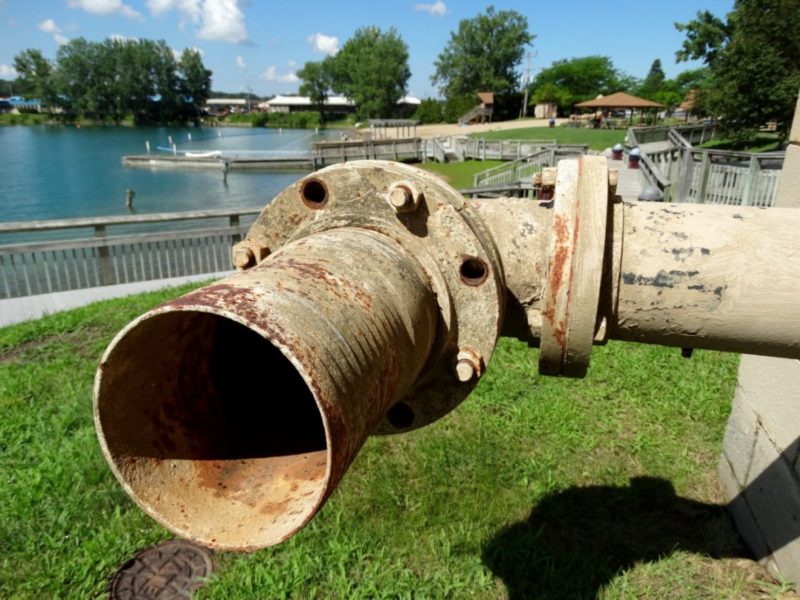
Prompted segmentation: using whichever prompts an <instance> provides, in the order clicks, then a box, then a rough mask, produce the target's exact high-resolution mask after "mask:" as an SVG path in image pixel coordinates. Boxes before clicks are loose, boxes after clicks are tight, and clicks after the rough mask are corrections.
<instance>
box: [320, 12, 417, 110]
mask: <svg viewBox="0 0 800 600" xmlns="http://www.w3.org/2000/svg"><path fill="white" fill-rule="evenodd" d="M330 65H331V74H332V77H333V79H332V88H333V90H334V91H335V92H338V93H340V94H344V95H345V96H347V97H348V98H350V100H352V101H353V102H354V103H355V105H356V112H357V114H358V117H359V118H360V119H368V118H376V117H390V116H392V115H393V114H394V113H395V111H396V110H397V101H398V100H400V98H402V97H403V95H404V94H405V90H406V85H407V84H408V80H409V78H410V77H411V71H410V69H409V68H408V46H406V44H405V42H404V41H403V40H402V38H401V37H400V35H399V34H398V33H397V30H396V29H394V28H393V27H392V28H390V29H389V30H388V31H387V32H386V33H382V32H381V30H380V29H379V28H377V27H362V28H361V29H358V30H357V31H356V32H355V34H353V37H352V38H350V39H349V40H347V42H345V44H344V46H342V49H341V50H340V51H339V53H338V54H336V56H335V57H334V59H333V60H332V61H331V63H330Z"/></svg>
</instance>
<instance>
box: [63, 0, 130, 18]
mask: <svg viewBox="0 0 800 600" xmlns="http://www.w3.org/2000/svg"><path fill="white" fill-rule="evenodd" d="M69 6H70V7H71V8H80V9H82V10H85V11H86V12H88V13H92V14H95V15H113V14H120V15H122V16H123V17H127V18H128V19H141V18H142V15H141V13H139V12H137V11H136V10H134V9H133V8H131V7H130V6H128V5H127V4H123V3H122V0H69Z"/></svg>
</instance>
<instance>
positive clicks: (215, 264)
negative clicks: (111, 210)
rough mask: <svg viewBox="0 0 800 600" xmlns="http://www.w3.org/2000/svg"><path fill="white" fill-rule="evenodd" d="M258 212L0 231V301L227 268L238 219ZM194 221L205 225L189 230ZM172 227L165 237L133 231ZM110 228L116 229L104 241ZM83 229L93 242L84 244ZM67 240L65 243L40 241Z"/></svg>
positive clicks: (37, 224)
mask: <svg viewBox="0 0 800 600" xmlns="http://www.w3.org/2000/svg"><path fill="white" fill-rule="evenodd" d="M258 212H260V211H259V210H257V209H243V210H239V211H231V210H214V211H194V212H186V213H160V214H156V215H135V216H130V217H105V218H90V219H66V220H58V221H29V222H19V223H2V224H0V235H2V236H3V237H4V238H6V239H9V238H10V239H12V240H15V239H16V240H18V238H20V237H21V234H25V237H29V236H30V237H37V236H38V237H39V239H36V240H34V241H31V240H26V241H12V242H11V243H6V244H3V245H0V298H15V297H22V296H32V295H36V294H50V293H54V292H63V291H69V290H76V289H83V288H90V287H98V286H104V285H115V284H120V283H133V282H138V281H149V280H153V279H165V278H171V277H183V276H190V275H202V274H205V273H217V272H220V271H227V270H230V269H232V264H231V247H232V246H233V244H234V243H235V242H237V241H239V240H240V239H241V238H242V236H243V235H244V234H245V233H246V232H247V228H248V224H244V223H242V222H241V219H240V218H241V217H251V218H249V219H248V220H249V221H251V220H252V216H254V215H256V214H258ZM198 220H203V221H205V223H204V224H203V225H202V226H200V227H197V226H192V225H193V224H194V223H197V222H198ZM165 222H171V223H170V227H172V229H171V230H169V231H164V230H163V229H160V230H159V231H135V230H136V229H137V228H139V229H141V228H142V227H143V226H144V227H146V226H148V225H149V226H150V227H152V226H153V224H155V223H161V224H163V223H165ZM109 229H117V230H122V231H120V232H119V233H116V234H114V235H109V234H108V232H109ZM87 230H89V231H91V230H93V231H94V237H85V236H86V233H84V232H86V231H87ZM42 235H46V236H50V237H62V238H63V237H67V238H68V239H42V237H41V236H42Z"/></svg>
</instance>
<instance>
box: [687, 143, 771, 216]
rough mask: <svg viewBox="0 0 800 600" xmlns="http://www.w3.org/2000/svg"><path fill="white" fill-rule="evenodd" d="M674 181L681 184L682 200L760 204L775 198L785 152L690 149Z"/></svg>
mask: <svg viewBox="0 0 800 600" xmlns="http://www.w3.org/2000/svg"><path fill="white" fill-rule="evenodd" d="M686 152H687V154H688V155H689V156H691V160H688V159H687V160H685V161H683V163H682V165H681V171H680V172H679V173H678V174H677V177H676V179H675V180H674V181H676V182H679V183H678V185H680V186H681V189H680V192H679V195H678V198H680V201H682V202H698V203H701V204H702V203H708V204H729V205H736V206H759V207H762V208H766V207H769V206H772V205H773V204H774V202H775V195H776V192H777V189H778V178H779V177H780V172H781V168H782V166H783V160H784V154H783V153H774V154H773V153H766V154H748V153H745V152H726V151H719V150H717V151H714V150H687V151H686Z"/></svg>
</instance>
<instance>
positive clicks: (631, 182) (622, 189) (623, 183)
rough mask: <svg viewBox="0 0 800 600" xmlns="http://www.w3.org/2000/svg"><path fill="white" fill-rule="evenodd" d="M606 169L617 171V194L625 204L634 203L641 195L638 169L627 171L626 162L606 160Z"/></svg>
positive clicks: (640, 179) (640, 173)
mask: <svg viewBox="0 0 800 600" xmlns="http://www.w3.org/2000/svg"><path fill="white" fill-rule="evenodd" d="M608 168H609V169H617V170H618V171H619V179H618V180H617V194H619V195H620V196H622V199H623V200H624V201H625V202H636V201H638V200H639V194H641V193H642V185H643V183H642V179H643V177H642V172H641V170H639V169H629V168H628V161H627V160H612V159H608Z"/></svg>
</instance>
